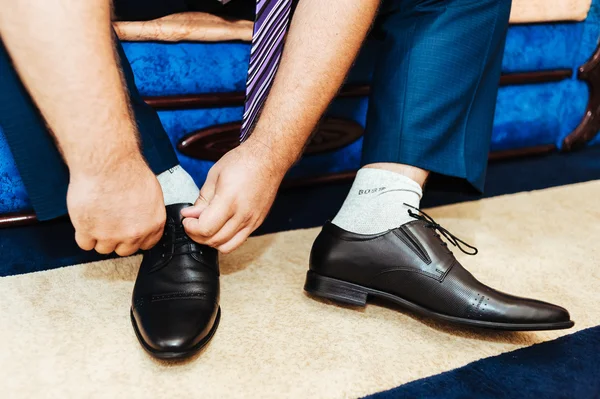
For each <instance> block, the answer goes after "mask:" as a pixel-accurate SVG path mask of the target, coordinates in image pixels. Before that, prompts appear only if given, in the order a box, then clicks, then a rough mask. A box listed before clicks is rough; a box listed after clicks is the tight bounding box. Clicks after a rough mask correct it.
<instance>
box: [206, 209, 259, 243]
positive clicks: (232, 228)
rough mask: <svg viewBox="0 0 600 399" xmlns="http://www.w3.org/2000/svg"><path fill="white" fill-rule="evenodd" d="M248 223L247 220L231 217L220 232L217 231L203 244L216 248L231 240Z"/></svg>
mask: <svg viewBox="0 0 600 399" xmlns="http://www.w3.org/2000/svg"><path fill="white" fill-rule="evenodd" d="M248 223H249V220H248V219H246V220H244V218H241V217H238V216H237V215H236V216H234V217H232V218H231V219H229V220H228V221H227V223H225V225H223V227H222V228H221V230H219V231H218V232H217V233H216V234H215V235H214V236H212V237H210V238H209V239H208V240H206V242H204V244H206V245H208V246H211V247H213V248H217V247H219V246H221V245H223V244H225V243H226V242H228V241H229V240H231V239H232V238H233V237H234V236H235V235H236V234H237V233H238V232H239V231H240V230H242V229H243V228H244V227H246V226H247V225H248Z"/></svg>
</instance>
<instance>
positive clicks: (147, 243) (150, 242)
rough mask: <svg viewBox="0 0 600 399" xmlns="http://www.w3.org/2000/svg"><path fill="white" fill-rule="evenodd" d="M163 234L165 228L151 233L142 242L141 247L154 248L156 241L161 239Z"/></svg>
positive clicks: (143, 248)
mask: <svg viewBox="0 0 600 399" xmlns="http://www.w3.org/2000/svg"><path fill="white" fill-rule="evenodd" d="M162 235H163V229H162V228H161V229H159V230H157V231H156V232H154V233H153V234H151V235H149V236H148V237H146V238H145V239H144V240H143V241H142V242H141V243H140V249H142V250H144V251H147V250H149V249H150V248H153V247H154V246H155V245H156V243H157V242H158V241H159V240H160V238H161V237H162Z"/></svg>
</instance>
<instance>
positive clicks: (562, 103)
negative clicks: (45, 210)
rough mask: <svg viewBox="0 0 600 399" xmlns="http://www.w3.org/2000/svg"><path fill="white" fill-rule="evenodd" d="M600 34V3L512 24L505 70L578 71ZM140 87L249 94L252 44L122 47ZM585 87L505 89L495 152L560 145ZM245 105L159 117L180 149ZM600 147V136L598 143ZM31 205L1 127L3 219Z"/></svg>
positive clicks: (355, 153) (351, 164)
mask: <svg viewBox="0 0 600 399" xmlns="http://www.w3.org/2000/svg"><path fill="white" fill-rule="evenodd" d="M599 32H600V0H594V2H593V4H592V8H591V10H590V13H589V16H588V18H587V19H586V20H585V21H584V22H578V23H556V24H532V25H519V26H511V28H510V29H509V33H508V38H507V44H506V50H505V54H504V60H503V71H504V72H522V71H536V70H549V69H562V68H569V69H573V70H576V68H577V67H579V66H580V65H581V64H582V63H583V62H585V61H586V60H587V59H588V58H589V57H590V55H591V54H592V53H593V51H594V49H595V47H596V45H597V42H598V36H599ZM123 47H124V49H125V53H126V54H127V57H128V59H129V60H130V62H131V65H132V68H133V72H134V75H135V78H136V83H137V85H138V87H139V90H140V92H141V94H142V95H144V96H158V95H177V94H198V93H208V92H215V93H218V92H232V91H243V90H244V85H245V77H246V69H247V64H248V54H249V49H250V47H249V44H246V43H236V42H231V43H176V44H172V43H171V44H169V43H124V44H123ZM377 50H378V49H377V44H376V43H375V42H374V43H370V44H369V45H368V46H366V48H365V49H364V50H363V52H362V53H361V56H360V57H359V59H358V61H357V62H356V65H355V66H354V68H353V70H352V71H351V73H350V76H349V78H348V81H349V82H354V83H362V82H368V81H369V80H370V76H371V73H372V62H371V60H372V59H373V57H374V56H375V55H376V53H377ZM587 90H588V89H587V86H586V85H585V84H584V83H583V82H580V81H578V80H577V79H576V78H575V76H573V78H572V79H570V80H565V81H561V82H557V83H544V84H536V85H523V86H512V87H502V88H500V92H499V95H498V103H497V106H496V118H495V121H494V132H493V136H492V144H491V150H505V149H513V148H521V147H528V146H534V145H540V144H551V143H556V144H558V145H559V146H560V145H561V143H562V140H563V138H564V137H565V136H566V135H567V134H568V133H569V132H571V131H572V129H573V128H574V127H575V126H577V124H578V123H579V121H580V120H581V118H582V116H583V113H584V110H585V105H586V102H587V97H588V95H587ZM366 109H367V100H366V98H354V99H343V100H337V101H335V102H334V104H332V106H331V108H330V110H329V114H330V115H337V116H342V117H349V118H352V119H355V120H357V121H358V122H359V123H361V124H363V125H364V122H365V115H366ZM241 115H242V109H241V107H233V108H223V109H199V110H183V111H161V112H160V113H159V116H160V118H161V120H162V122H163V124H164V126H165V129H166V130H167V132H168V134H169V136H170V139H171V142H172V143H173V144H174V145H175V144H176V143H177V142H178V141H179V139H180V138H181V137H183V136H184V135H186V134H188V133H190V132H192V131H195V130H198V129H201V128H203V127H207V126H210V125H214V124H220V123H226V122H231V121H237V120H240V119H241ZM598 142H600V138H598V139H596V140H594V143H598ZM361 145H362V140H359V141H357V142H355V143H352V144H350V145H349V146H347V147H346V148H343V149H340V150H337V151H334V152H331V153H327V154H319V155H313V156H309V157H306V158H304V159H303V160H302V161H300V162H299V163H298V165H296V166H295V167H294V168H293V169H292V170H291V171H290V175H291V176H294V177H299V176H308V175H315V174H321V173H327V172H338V171H345V170H352V169H355V168H357V167H358V166H359V164H360V150H361ZM178 156H179V159H180V161H181V164H182V165H183V166H184V167H185V168H186V169H187V170H188V171H190V173H191V174H192V175H193V177H194V179H195V180H196V181H197V182H198V183H199V184H201V183H202V182H203V180H204V178H205V176H206V173H207V172H208V169H209V168H210V166H211V165H212V163H211V162H208V161H199V160H194V159H191V158H189V157H186V156H184V155H181V154H178ZM30 209H31V206H30V204H29V201H28V199H27V194H26V192H25V189H24V187H23V185H22V182H21V179H20V177H19V174H18V171H17V170H16V167H15V165H14V161H13V159H12V156H11V154H10V151H9V149H8V147H7V144H6V141H5V139H4V136H3V134H2V132H1V127H0V214H3V213H8V212H18V211H24V210H30Z"/></svg>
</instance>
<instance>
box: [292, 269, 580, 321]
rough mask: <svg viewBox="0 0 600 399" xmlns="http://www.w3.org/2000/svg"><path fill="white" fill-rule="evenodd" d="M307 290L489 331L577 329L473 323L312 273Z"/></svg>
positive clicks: (349, 301)
mask: <svg viewBox="0 0 600 399" xmlns="http://www.w3.org/2000/svg"><path fill="white" fill-rule="evenodd" d="M304 290H305V291H306V292H308V293H309V294H311V295H314V296H318V297H321V298H327V299H331V300H333V301H335V302H339V303H343V304H345V305H352V306H360V307H364V306H366V304H367V299H368V297H369V296H373V297H378V298H381V299H384V300H388V301H391V302H394V303H396V304H398V305H400V306H402V307H404V308H407V309H410V310H412V311H414V312H415V313H418V314H420V315H423V316H427V317H431V318H433V319H438V320H442V321H446V322H450V323H455V324H460V325H464V326H471V327H479V328H487V329H494V330H506V331H539V330H562V329H566V328H571V327H573V326H574V325H575V323H574V322H573V321H564V322H558V323H535V324H516V323H497V322H492V321H481V320H471V319H465V318H462V317H455V316H448V315H445V314H442V313H437V312H433V311H431V310H428V309H426V308H424V307H422V306H419V305H417V304H415V303H413V302H410V301H407V300H406V299H403V298H401V297H399V296H396V295H392V294H389V293H387V292H383V291H378V290H374V289H371V288H367V287H363V286H361V285H358V284H353V283H348V282H346V281H343V280H338V279H335V278H331V277H325V276H321V275H320V274H318V273H315V272H313V271H312V270H309V272H308V273H307V275H306V283H305V284H304Z"/></svg>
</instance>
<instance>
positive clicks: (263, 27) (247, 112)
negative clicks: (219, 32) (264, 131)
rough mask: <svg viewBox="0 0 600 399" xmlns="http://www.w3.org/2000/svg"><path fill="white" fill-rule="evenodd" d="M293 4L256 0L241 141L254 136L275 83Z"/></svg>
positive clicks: (281, 0)
mask: <svg viewBox="0 0 600 399" xmlns="http://www.w3.org/2000/svg"><path fill="white" fill-rule="evenodd" d="M291 7H292V0H256V22H254V33H253V35H252V50H251V52H250V65H249V66H248V78H247V80H246V102H245V105H244V119H243V122H242V131H241V135H240V141H244V140H245V139H246V138H248V136H249V135H250V132H251V130H252V128H253V127H254V124H255V123H256V120H257V119H258V115H259V114H260V110H261V108H262V106H263V104H264V102H265V100H266V98H267V94H268V93H269V89H270V88H271V84H272V83H273V78H274V77H275V72H277V67H278V66H279V59H280V58H281V52H282V49H283V41H284V38H285V34H286V32H287V27H288V23H289V19H290V11H291Z"/></svg>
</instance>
